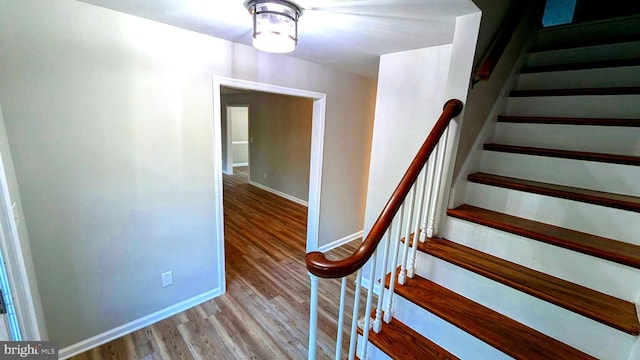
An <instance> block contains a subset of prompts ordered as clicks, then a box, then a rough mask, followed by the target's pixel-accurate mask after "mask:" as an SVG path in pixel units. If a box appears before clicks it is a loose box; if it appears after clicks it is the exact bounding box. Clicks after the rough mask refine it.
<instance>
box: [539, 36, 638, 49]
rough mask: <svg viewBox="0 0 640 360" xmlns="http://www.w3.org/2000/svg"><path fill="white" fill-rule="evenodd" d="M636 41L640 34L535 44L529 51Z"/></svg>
mask: <svg viewBox="0 0 640 360" xmlns="http://www.w3.org/2000/svg"><path fill="white" fill-rule="evenodd" d="M635 41H640V34H630V35H623V36H616V37H606V38H601V39H589V38H584V39H581V40H579V41H572V42H565V43H556V44H549V45H538V46H534V47H532V48H531V49H529V53H535V52H543V51H553V50H564V49H575V48H581V47H589V46H599V45H611V44H622V43H628V42H635Z"/></svg>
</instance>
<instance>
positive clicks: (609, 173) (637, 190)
mask: <svg viewBox="0 0 640 360" xmlns="http://www.w3.org/2000/svg"><path fill="white" fill-rule="evenodd" d="M481 169H482V171H483V172H486V173H490V174H496V175H503V176H509V177H516V178H521V179H527V180H534V181H541V182H545V183H552V184H558V185H566V186H573V187H578V188H584V189H591V190H598V191H605V192H610V193H617V194H625V195H633V196H640V186H638V179H640V166H630V165H618V164H608V163H601V162H594V161H583V160H570V159H559V158H552V157H546V156H533V155H522V154H510V153H502V152H496V151H484V153H483V156H482V165H481ZM639 218H640V215H639ZM639 220H640V219H639Z"/></svg>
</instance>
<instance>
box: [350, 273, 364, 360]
mask: <svg viewBox="0 0 640 360" xmlns="http://www.w3.org/2000/svg"><path fill="white" fill-rule="evenodd" d="M361 284H362V268H360V269H359V270H358V273H357V275H356V290H355V291H354V298H353V317H352V318H351V337H350V339H349V360H354V359H355V357H356V339H357V336H358V310H360V309H359V308H360V287H361Z"/></svg>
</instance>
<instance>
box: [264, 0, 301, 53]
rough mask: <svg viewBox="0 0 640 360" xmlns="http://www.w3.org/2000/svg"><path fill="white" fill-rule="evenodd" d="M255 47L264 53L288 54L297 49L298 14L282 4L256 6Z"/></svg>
mask: <svg viewBox="0 0 640 360" xmlns="http://www.w3.org/2000/svg"><path fill="white" fill-rule="evenodd" d="M255 7H256V8H255V14H254V17H255V20H254V29H253V30H254V33H253V46H254V47H255V48H256V49H259V50H262V51H268V52H273V53H288V52H291V51H293V50H294V49H295V48H296V42H297V40H298V39H297V31H296V30H297V29H296V26H297V24H296V21H297V19H298V13H297V12H296V11H295V10H293V9H291V8H289V7H287V6H285V5H281V4H274V3H268V2H266V3H259V4H256V5H255Z"/></svg>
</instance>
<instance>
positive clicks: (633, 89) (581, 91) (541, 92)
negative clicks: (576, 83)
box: [509, 86, 640, 97]
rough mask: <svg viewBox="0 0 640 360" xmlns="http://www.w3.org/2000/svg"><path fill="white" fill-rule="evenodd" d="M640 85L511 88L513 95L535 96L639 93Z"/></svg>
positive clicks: (511, 94) (510, 93)
mask: <svg viewBox="0 0 640 360" xmlns="http://www.w3.org/2000/svg"><path fill="white" fill-rule="evenodd" d="M638 94H640V87H637V86H626V87H607V88H604V87H603V88H577V89H536V90H511V91H510V92H509V96H511V97H534V96H593V95H638Z"/></svg>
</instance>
